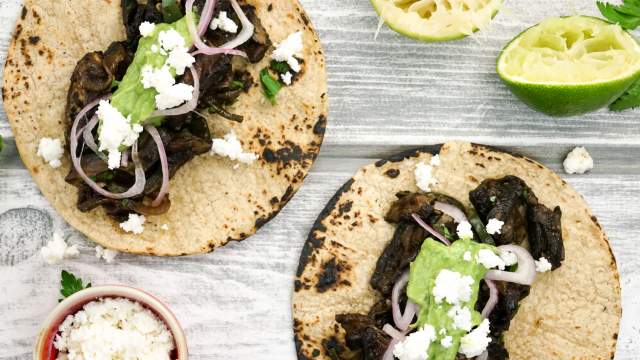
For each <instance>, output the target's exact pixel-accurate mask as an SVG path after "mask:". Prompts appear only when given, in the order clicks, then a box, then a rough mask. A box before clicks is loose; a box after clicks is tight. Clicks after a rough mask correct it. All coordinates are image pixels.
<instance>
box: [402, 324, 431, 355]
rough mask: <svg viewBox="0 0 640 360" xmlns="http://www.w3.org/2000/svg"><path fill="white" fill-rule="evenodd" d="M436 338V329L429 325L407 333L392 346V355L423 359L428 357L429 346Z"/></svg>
mask: <svg viewBox="0 0 640 360" xmlns="http://www.w3.org/2000/svg"><path fill="white" fill-rule="evenodd" d="M435 340H436V331H435V329H434V328H433V326H431V325H428V324H427V325H425V326H423V327H422V329H420V330H418V331H416V332H413V333H411V334H409V336H407V337H406V338H405V339H404V340H403V341H401V342H399V343H398V344H397V345H396V346H395V347H394V348H393V355H394V356H395V357H397V358H398V359H402V360H425V359H426V358H427V357H429V353H428V351H429V346H431V343H432V342H434V341H435Z"/></svg>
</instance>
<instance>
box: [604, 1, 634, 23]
mask: <svg viewBox="0 0 640 360" xmlns="http://www.w3.org/2000/svg"><path fill="white" fill-rule="evenodd" d="M596 3H597V5H598V9H599V10H600V13H602V16H604V17H605V18H606V19H607V20H609V21H611V22H612V23H617V24H620V26H622V27H623V28H624V29H626V30H633V29H635V28H637V27H638V26H640V1H638V0H624V3H623V4H622V5H612V4H609V3H605V2H601V1H597V2H596Z"/></svg>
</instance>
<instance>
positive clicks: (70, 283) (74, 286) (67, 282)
mask: <svg viewBox="0 0 640 360" xmlns="http://www.w3.org/2000/svg"><path fill="white" fill-rule="evenodd" d="M90 287H91V283H88V284H87V285H83V284H82V279H80V278H77V277H75V276H74V275H73V274H72V273H70V272H68V271H65V270H62V274H61V277H60V294H61V295H62V299H60V300H59V301H62V300H64V299H65V298H68V297H69V296H71V295H73V294H75V293H77V292H78V291H80V290H84V289H88V288H90Z"/></svg>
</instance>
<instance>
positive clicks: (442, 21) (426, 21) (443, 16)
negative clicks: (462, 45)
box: [371, 0, 502, 41]
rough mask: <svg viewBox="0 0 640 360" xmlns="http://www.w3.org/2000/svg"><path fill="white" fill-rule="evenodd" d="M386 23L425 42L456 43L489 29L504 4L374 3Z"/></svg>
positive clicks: (475, 0) (481, 0)
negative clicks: (486, 27) (479, 31)
mask: <svg viewBox="0 0 640 360" xmlns="http://www.w3.org/2000/svg"><path fill="white" fill-rule="evenodd" d="M371 3H372V4H373V7H374V8H375V9H376V11H377V12H378V15H379V16H380V17H381V18H382V19H383V20H384V22H385V23H386V24H387V25H388V26H389V27H390V28H391V29H393V30H395V31H397V32H398V33H400V34H402V35H405V36H408V37H410V38H413V39H416V40H421V41H447V40H456V39H460V38H463V37H465V36H468V35H471V34H473V33H474V32H475V31H478V30H479V29H482V28H483V27H485V26H486V25H487V24H488V23H489V22H490V21H491V19H492V18H493V17H494V15H495V14H496V13H497V12H498V10H500V7H501V6H502V0H371Z"/></svg>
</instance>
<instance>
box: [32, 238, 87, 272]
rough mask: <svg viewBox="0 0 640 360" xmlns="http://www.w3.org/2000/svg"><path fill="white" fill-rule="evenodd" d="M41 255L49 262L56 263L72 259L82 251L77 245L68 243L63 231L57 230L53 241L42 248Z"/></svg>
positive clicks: (50, 263)
mask: <svg viewBox="0 0 640 360" xmlns="http://www.w3.org/2000/svg"><path fill="white" fill-rule="evenodd" d="M40 255H41V256H42V259H44V261H45V262H46V263H47V264H49V265H55V264H58V263H61V262H62V261H63V260H64V259H70V258H73V257H76V256H78V255H80V251H79V250H78V246H77V245H72V246H69V245H67V242H66V241H65V240H64V237H63V235H62V232H60V231H56V232H54V233H53V238H52V239H51V241H49V242H48V243H47V245H46V246H44V247H43V248H42V249H40Z"/></svg>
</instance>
